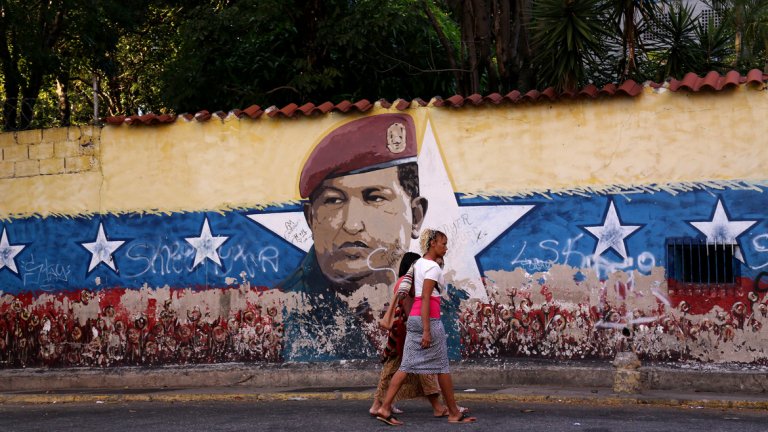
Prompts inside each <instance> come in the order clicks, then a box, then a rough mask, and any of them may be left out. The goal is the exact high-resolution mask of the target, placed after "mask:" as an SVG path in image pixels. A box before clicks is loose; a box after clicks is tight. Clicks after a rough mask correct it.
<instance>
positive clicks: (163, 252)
mask: <svg viewBox="0 0 768 432" xmlns="http://www.w3.org/2000/svg"><path fill="white" fill-rule="evenodd" d="M391 113H399V114H404V115H407V116H409V117H410V118H411V119H412V121H413V123H414V125H415V135H416V136H415V137H409V139H411V138H415V139H416V141H417V144H418V167H419V174H418V181H419V183H420V195H421V197H423V198H425V199H426V200H427V202H428V203H429V205H428V206H427V209H428V210H427V212H426V214H425V215H424V217H423V219H422V220H419V221H418V224H415V225H414V228H415V229H416V231H418V229H420V228H425V227H429V228H439V229H441V230H443V231H445V232H446V233H447V234H448V236H449V253H448V255H447V257H446V271H445V276H446V287H445V288H446V289H445V290H444V294H443V319H444V322H445V323H446V327H447V329H448V331H449V343H450V353H451V355H452V356H453V357H454V358H459V357H496V356H523V357H548V358H612V357H613V355H614V354H615V352H616V350H617V349H626V348H633V349H635V350H636V351H637V352H638V353H639V354H640V355H641V357H643V358H646V359H657V360H680V361H704V362H747V363H766V362H768V336H766V335H767V334H768V333H766V331H765V329H764V328H763V327H764V325H766V324H768V322H767V321H768V318H767V317H766V316H767V315H768V298H766V295H765V289H766V288H768V276H764V275H763V273H762V272H763V271H766V270H768V216H767V215H766V210H765V209H766V208H768V205H767V204H768V199H767V198H766V193H765V192H766V187H768V179H767V178H766V174H765V167H766V166H768V152H766V151H765V144H766V138H765V137H766V136H768V124H766V122H765V118H766V116H767V115H768V98H767V97H766V92H765V91H762V90H757V89H750V88H746V87H740V88H737V89H734V90H729V91H724V92H717V93H715V92H700V93H685V92H676V93H672V92H667V91H665V90H664V89H658V90H654V89H651V88H646V89H645V90H644V93H643V94H642V95H640V96H638V97H636V98H624V97H614V98H601V99H597V100H573V101H559V102H557V103H553V104H547V103H536V104H526V105H502V106H481V107H465V108H461V109H453V108H436V107H432V106H428V107H420V108H413V109H409V110H406V111H402V112H401V111H397V110H395V109H394V108H393V109H384V108H381V107H376V108H374V109H373V110H372V111H371V112H368V113H366V114H339V113H333V114H328V115H324V116H314V117H309V118H304V117H302V118H287V119H286V118H269V117H267V116H263V117H262V118H259V119H258V120H250V119H237V118H236V117H234V116H230V117H227V118H226V119H224V120H218V119H216V117H214V118H213V119H212V120H210V121H206V122H197V121H194V120H193V121H189V122H187V121H185V120H183V119H181V118H180V119H179V120H177V121H176V122H175V123H173V124H171V125H158V126H118V127H115V126H108V127H105V128H104V129H91V128H69V129H52V130H44V131H28V132H21V133H17V134H3V135H2V136H0V148H2V161H1V162H0V196H2V202H0V217H2V222H1V223H0V225H2V227H0V229H2V232H1V233H0V234H1V235H2V237H1V238H0V293H1V296H0V364H2V365H3V366H4V367H20V366H36V365H55V366H82V365H104V366H108V365H125V364H141V365H152V364H181V363H209V362H225V361H265V362H284V361H328V360H336V359H344V358H375V356H376V355H377V352H378V351H379V350H380V349H381V347H382V344H383V342H384V339H383V336H384V334H383V333H382V332H381V330H379V329H378V328H377V326H376V319H377V318H378V317H379V316H381V314H382V313H383V312H384V310H385V308H386V305H387V302H388V301H389V298H390V292H391V291H390V290H391V285H392V282H394V275H393V272H392V271H387V270H379V269H380V268H381V266H377V265H371V266H370V267H371V269H370V273H371V274H372V275H374V276H376V277H375V278H372V279H370V280H371V281H373V282H365V281H367V280H368V279H361V280H363V281H364V282H360V283H358V284H356V285H355V286H354V287H353V288H352V289H350V288H349V283H347V284H346V285H345V287H344V288H339V287H337V286H336V285H335V284H334V283H332V282H329V280H326V279H325V278H324V277H323V275H322V274H321V275H319V276H317V275H315V276H312V275H310V274H309V273H311V271H309V270H308V269H310V268H311V267H312V266H311V264H313V263H314V264H315V265H316V264H317V262H315V261H313V257H314V256H315V255H316V254H317V251H316V250H315V247H313V244H314V241H313V238H314V239H317V238H318V235H319V233H318V231H317V230H318V227H317V226H313V225H311V224H308V223H307V220H306V219H305V217H304V214H303V212H302V210H303V207H302V205H303V204H304V203H306V200H304V199H302V198H301V196H300V195H299V184H300V173H301V171H302V168H303V167H304V165H305V163H307V161H310V160H312V157H313V156H312V151H313V149H314V147H315V145H316V144H317V143H318V142H319V141H320V140H322V139H323V138H324V137H327V136H329V134H333V133H334V132H333V131H334V130H335V129H336V128H338V127H339V126H340V125H344V124H347V123H350V122H352V121H355V120H357V119H358V118H361V117H367V116H376V115H381V114H391ZM375 180H377V181H379V180H381V181H383V177H381V176H379V177H377V178H376V179H375ZM371 208H373V207H371ZM407 211H409V212H410V211H412V210H407ZM345 214H348V213H345ZM390 216H391V215H390ZM395 216H398V215H395ZM399 216H402V215H399ZM407 216H408V217H407V218H406V219H408V220H413V221H416V220H417V219H418V217H416V216H414V215H413V214H411V213H408V215H407ZM367 217H368V218H369V219H367V220H365V221H363V222H365V223H367V225H366V227H367V228H366V230H367V231H371V232H372V231H373V227H375V226H384V225H386V224H387V223H389V222H386V221H388V220H389V219H387V218H388V217H389V216H385V215H384V213H381V214H380V215H379V216H377V214H376V213H375V212H371V213H368V216H367ZM343 222H349V220H348V219H345V220H341V221H340V223H343ZM380 231H381V230H380ZM400 231H402V230H400ZM406 231H407V230H406ZM325 234H328V233H327V232H326V233H325ZM361 235H362V234H361ZM377 235H378V237H375V236H374V235H373V234H370V237H369V238H368V240H366V241H369V242H373V243H375V242H378V243H376V244H381V245H386V246H383V247H381V248H379V249H377V250H372V251H371V252H370V253H369V255H368V256H367V257H364V258H366V259H367V261H366V262H368V263H369V264H370V263H374V264H375V263H376V262H378V261H377V260H379V261H381V262H385V263H387V265H386V266H389V267H395V266H396V264H397V261H398V260H399V258H400V256H402V254H403V253H404V252H405V251H406V250H408V249H411V250H417V245H416V241H415V240H413V242H412V243H411V244H404V243H403V242H402V241H401V240H402V238H407V237H408V236H407V235H406V237H403V236H402V232H392V233H388V232H386V230H385V231H384V232H383V233H382V232H380V233H378V234H377ZM374 237H375V238H374ZM395 238H397V239H399V240H398V241H395V240H393V239H395ZM405 243H407V242H405ZM670 245H671V246H670ZM675 248H677V249H675ZM680 251H683V252H680ZM692 252H695V253H696V254H697V257H696V259H697V260H698V261H697V262H699V261H701V259H702V258H701V257H702V256H704V257H706V258H705V259H707V260H709V258H708V257H709V255H710V254H712V255H713V256H717V257H718V258H723V257H726V258H727V261H728V263H722V262H718V263H710V264H708V265H705V266H703V267H701V266H702V265H701V264H697V265H699V266H700V267H699V272H698V276H699V278H698V279H696V280H695V281H691V280H686V277H688V279H690V276H691V275H690V269H689V273H688V276H685V274H686V273H685V271H684V270H683V271H682V272H681V270H682V269H681V264H682V261H680V260H681V259H682V260H683V261H685V255H684V254H685V253H688V254H689V255H690V254H691V253H692ZM702 254H703V255H702ZM676 255H677V258H678V262H675V256H676ZM681 257H682V258H681ZM685 262H688V263H689V264H691V263H693V260H689V261H685ZM386 266H384V267H386ZM395 268H396V267H395ZM706 268H709V269H710V270H711V271H713V270H715V269H723V271H726V269H730V270H728V271H730V273H729V275H728V278H725V279H724V278H723V277H722V276H717V277H712V276H709V275H708V277H707V278H706V280H700V279H701V276H702V272H701V269H706ZM675 272H678V273H677V277H676V273H675ZM321 273H322V272H321ZM726 279H727V280H726ZM350 280H351V279H350ZM761 280H762V282H761ZM346 282H349V280H347V281H346Z"/></svg>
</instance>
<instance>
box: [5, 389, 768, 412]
mask: <svg viewBox="0 0 768 432" xmlns="http://www.w3.org/2000/svg"><path fill="white" fill-rule="evenodd" d="M372 397H373V392H338V391H335V392H325V393H322V392H306V393H301V392H291V393H193V394H132V395H114V394H103V395H99V394H80V395H41V394H35V395H0V404H1V405H16V404H57V403H61V404H66V403H119V402H165V403H194V402H273V401H302V400H370V399H371V398H372ZM457 399H459V400H463V401H478V402H518V403H558V404H569V405H583V404H590V405H597V404H599V405H608V406H631V405H649V406H657V407H677V408H711V409H750V410H764V411H768V400H765V401H746V400H714V399H675V398H670V399H665V398H657V397H644V396H642V395H627V396H620V395H612V396H606V397H597V396H594V397H589V396H584V397H579V396H550V395H513V394H496V393H489V394H461V395H457Z"/></svg>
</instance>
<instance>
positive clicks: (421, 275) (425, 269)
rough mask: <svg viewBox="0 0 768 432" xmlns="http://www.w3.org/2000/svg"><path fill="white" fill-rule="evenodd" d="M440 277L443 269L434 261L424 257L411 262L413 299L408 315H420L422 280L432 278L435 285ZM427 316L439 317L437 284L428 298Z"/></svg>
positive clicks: (439, 280) (441, 277) (440, 279)
mask: <svg viewBox="0 0 768 432" xmlns="http://www.w3.org/2000/svg"><path fill="white" fill-rule="evenodd" d="M442 279H443V270H442V269H441V268H440V266H439V265H437V263H436V262H434V261H432V260H428V259H426V258H419V260H418V261H416V262H415V263H414V264H413V286H414V293H415V298H414V300H413V306H412V307H411V313H410V314H409V315H410V316H421V303H422V298H421V293H422V289H423V288H424V281H425V280H432V281H435V285H437V284H439V283H440V282H441V281H442ZM429 317H430V318H440V292H439V291H438V290H437V286H435V288H434V289H433V290H432V295H431V296H430V298H429Z"/></svg>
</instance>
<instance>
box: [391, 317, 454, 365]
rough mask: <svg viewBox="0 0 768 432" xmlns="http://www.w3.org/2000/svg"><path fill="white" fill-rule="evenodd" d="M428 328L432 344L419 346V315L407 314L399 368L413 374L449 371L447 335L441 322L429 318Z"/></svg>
mask: <svg viewBox="0 0 768 432" xmlns="http://www.w3.org/2000/svg"><path fill="white" fill-rule="evenodd" d="M429 328H430V332H431V334H432V345H430V346H429V347H428V348H422V347H421V336H422V334H423V333H424V325H422V323H421V317H420V316H409V317H408V322H407V324H406V329H407V333H406V335H405V347H404V348H403V361H402V363H401V364H400V370H401V371H403V372H407V373H415V374H441V373H450V372H451V371H450V368H449V367H448V335H446V334H445V328H443V322H442V321H440V319H438V318H430V320H429Z"/></svg>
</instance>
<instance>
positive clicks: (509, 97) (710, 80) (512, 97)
mask: <svg viewBox="0 0 768 432" xmlns="http://www.w3.org/2000/svg"><path fill="white" fill-rule="evenodd" d="M767 81H768V74H764V73H763V72H762V71H761V70H759V69H753V70H751V71H749V72H747V74H746V76H743V75H741V74H739V72H737V71H730V72H728V73H726V74H725V75H720V74H719V73H718V72H715V71H712V72H709V73H707V74H706V75H704V76H703V77H700V76H698V75H697V74H695V73H688V74H686V75H685V76H684V77H683V79H681V80H677V79H670V80H669V81H668V82H665V83H655V82H647V83H645V84H644V85H643V84H638V83H637V82H635V81H633V80H627V81H624V82H622V83H621V84H606V85H605V86H603V87H602V88H600V89H598V88H597V86H595V85H593V84H590V85H587V86H586V87H584V88H581V89H579V90H577V91H565V92H559V93H558V92H556V91H555V90H554V89H553V88H552V87H550V88H546V89H544V90H541V91H539V90H531V91H528V92H526V93H525V94H522V93H520V91H518V90H513V91H511V92H509V93H507V94H505V95H503V96H502V95H500V94H499V93H491V94H489V95H486V96H483V95H480V94H472V95H469V96H466V97H465V96H461V95H454V96H451V97H448V98H445V99H443V98H440V97H434V98H433V99H432V100H431V103H432V105H433V106H435V107H452V108H460V107H464V106H466V105H471V106H480V105H484V104H493V105H499V104H502V103H512V104H518V103H525V102H532V103H535V102H539V101H544V102H554V101H557V100H561V99H574V98H591V99H595V98H598V97H616V96H629V97H635V96H638V95H640V94H641V93H642V92H643V87H644V86H647V87H650V88H654V89H658V88H667V89H668V90H670V91H673V92H675V91H692V92H699V91H723V90H727V89H731V88H735V87H738V86H740V85H747V86H749V87H751V88H756V89H760V90H762V89H764V88H765V87H766V82H767ZM376 103H377V104H379V105H380V106H381V107H383V108H385V109H389V108H392V107H394V108H395V109H397V110H400V111H404V110H407V109H409V108H415V107H424V106H427V105H429V102H426V101H424V100H423V99H419V98H416V99H413V100H412V101H408V100H405V99H396V100H394V101H393V102H389V101H388V100H386V99H379V100H378V101H377V102H376ZM374 106H375V104H373V103H371V102H370V101H368V100H366V99H361V100H359V101H356V102H352V101H349V100H343V101H341V102H339V103H337V104H333V103H332V102H324V103H321V104H320V105H315V104H313V103H311V102H308V103H305V104H303V105H301V106H298V105H296V104H295V103H290V104H288V105H286V106H284V107H282V108H278V107H276V106H271V107H269V108H267V109H262V108H261V107H260V106H259V105H251V106H249V107H248V108H246V109H244V110H240V109H235V110H232V111H231V112H229V113H226V112H223V111H216V112H215V113H214V114H213V115H215V116H217V117H219V118H221V119H224V118H226V117H227V116H229V115H233V116H235V117H237V118H242V117H244V116H247V117H249V118H251V119H254V120H255V119H258V118H259V117H261V116H262V115H263V114H266V115H267V116H269V117H298V116H302V115H303V116H313V115H325V114H328V113H330V112H332V111H338V112H341V113H348V112H365V111H368V110H370V109H371V108H373V107H374ZM213 115H212V114H211V113H210V112H208V111H205V110H202V111H198V112H196V113H194V114H190V113H186V114H181V115H179V116H177V115H174V114H162V115H158V114H145V115H141V116H111V117H107V118H105V119H104V121H105V122H106V124H108V125H111V126H120V125H122V124H128V125H155V124H163V123H173V122H174V121H176V119H177V118H178V117H181V118H183V119H185V120H187V121H192V120H195V121H200V122H203V121H208V120H210V119H211V118H212V117H213Z"/></svg>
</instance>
